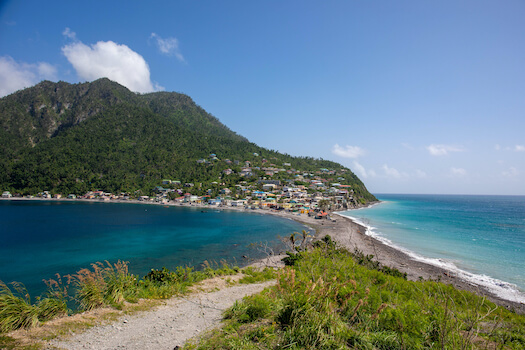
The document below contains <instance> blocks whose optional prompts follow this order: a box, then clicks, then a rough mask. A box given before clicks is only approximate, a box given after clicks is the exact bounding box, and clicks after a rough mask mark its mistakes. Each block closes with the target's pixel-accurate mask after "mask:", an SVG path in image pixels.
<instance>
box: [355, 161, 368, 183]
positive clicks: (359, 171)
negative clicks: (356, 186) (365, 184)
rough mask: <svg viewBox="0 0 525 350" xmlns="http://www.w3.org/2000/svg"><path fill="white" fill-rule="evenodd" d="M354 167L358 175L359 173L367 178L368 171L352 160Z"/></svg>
mask: <svg viewBox="0 0 525 350" xmlns="http://www.w3.org/2000/svg"><path fill="white" fill-rule="evenodd" d="M354 168H355V170H356V171H357V172H358V173H359V175H361V177H362V178H365V179H366V178H368V173H367V172H366V169H365V167H364V166H362V165H361V164H359V163H358V162H356V161H354Z"/></svg>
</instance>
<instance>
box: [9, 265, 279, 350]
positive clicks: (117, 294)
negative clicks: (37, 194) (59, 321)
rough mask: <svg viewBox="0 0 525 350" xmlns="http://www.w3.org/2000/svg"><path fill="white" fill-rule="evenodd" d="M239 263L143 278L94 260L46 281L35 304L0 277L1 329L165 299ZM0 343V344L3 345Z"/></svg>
mask: <svg viewBox="0 0 525 350" xmlns="http://www.w3.org/2000/svg"><path fill="white" fill-rule="evenodd" d="M239 272H240V269H239V268H238V267H236V266H235V267H230V266H228V264H226V263H225V262H221V263H220V264H217V263H215V264H210V263H208V262H207V261H206V262H205V263H204V264H203V269H202V270H201V271H195V270H194V269H193V268H192V267H178V268H177V269H176V270H175V271H170V270H168V269H166V268H162V269H160V270H153V269H152V270H151V271H150V272H149V273H148V274H147V275H146V276H144V278H142V279H140V278H137V277H136V276H135V275H132V274H130V273H129V272H128V264H127V263H126V262H122V261H118V262H117V263H115V264H111V263H109V262H107V261H106V262H105V263H101V262H98V263H94V264H92V265H91V268H89V269H88V268H85V269H82V270H80V271H78V272H77V273H76V274H74V275H72V276H70V275H68V276H64V277H61V276H60V275H57V277H56V278H55V279H50V280H47V281H46V284H47V286H48V291H47V293H46V295H45V297H41V298H39V299H38V300H37V302H36V303H31V299H30V297H29V294H28V293H27V291H26V290H25V288H24V287H23V286H22V285H20V284H18V283H16V282H13V283H11V285H12V287H11V288H10V287H9V286H7V285H6V284H5V283H3V282H1V281H0V333H6V332H9V331H12V330H16V329H19V328H32V327H35V326H37V325H39V324H41V323H42V322H45V321H48V320H51V319H53V318H56V317H59V316H65V315H67V314H69V313H71V312H72V311H71V310H70V309H69V308H68V305H69V306H72V307H73V308H74V309H75V310H76V311H87V310H92V309H95V308H99V307H108V306H109V307H114V308H117V309H120V308H122V306H123V305H124V302H137V301H138V299H165V298H170V297H172V296H173V295H178V294H183V293H185V292H187V290H188V287H190V286H191V285H193V284H195V283H197V282H200V281H202V280H205V279H207V278H211V277H216V276H226V275H235V274H237V273H239ZM243 272H245V275H246V276H244V278H243V279H242V280H241V282H242V283H253V282H259V281H264V280H268V279H272V278H275V275H274V273H273V271H271V270H269V269H265V270H263V271H258V270H255V269H253V268H246V269H245V270H243ZM2 344H3V343H2V342H0V346H2Z"/></svg>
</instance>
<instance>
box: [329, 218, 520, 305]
mask: <svg viewBox="0 0 525 350" xmlns="http://www.w3.org/2000/svg"><path fill="white" fill-rule="evenodd" d="M338 215H341V216H343V217H346V218H349V219H350V220H352V221H353V222H355V223H356V224H358V225H361V226H363V227H364V228H365V234H366V235H367V236H370V237H372V238H374V239H376V240H378V241H379V242H381V243H383V244H385V245H388V246H390V247H392V248H394V249H397V250H399V251H401V252H403V253H405V254H406V255H408V256H409V257H410V258H411V259H412V260H415V261H419V262H422V263H425V264H429V265H433V266H436V267H439V268H442V269H444V270H447V271H449V272H451V273H452V274H454V275H455V276H457V277H458V278H460V279H462V280H464V281H466V282H468V283H470V284H471V285H474V286H479V287H482V288H485V289H486V290H488V291H489V292H491V293H492V294H494V295H496V296H498V297H500V298H502V299H505V300H509V301H512V302H517V303H525V293H523V292H522V291H521V290H520V289H519V288H518V286H517V285H515V284H513V283H509V282H505V281H502V280H499V279H496V278H493V277H490V276H487V275H483V274H475V273H472V272H468V271H465V270H462V269H460V268H459V267H457V266H456V265H455V264H454V263H453V262H451V261H447V260H445V259H439V258H429V257H425V256H422V255H420V254H417V253H415V252H413V251H411V250H409V249H407V248H405V247H402V246H399V245H397V244H395V243H394V242H392V241H391V240H389V239H388V238H386V237H384V236H383V235H382V233H381V232H379V231H377V228H376V227H374V226H371V225H369V224H367V223H365V222H363V221H362V220H360V219H358V218H356V217H353V216H350V215H345V214H342V213H338Z"/></svg>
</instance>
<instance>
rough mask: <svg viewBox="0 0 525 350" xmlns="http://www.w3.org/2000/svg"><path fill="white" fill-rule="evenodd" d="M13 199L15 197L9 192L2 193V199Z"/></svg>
mask: <svg viewBox="0 0 525 350" xmlns="http://www.w3.org/2000/svg"><path fill="white" fill-rule="evenodd" d="M11 197H13V195H12V194H11V192H9V191H4V192H3V193H2V198H11Z"/></svg>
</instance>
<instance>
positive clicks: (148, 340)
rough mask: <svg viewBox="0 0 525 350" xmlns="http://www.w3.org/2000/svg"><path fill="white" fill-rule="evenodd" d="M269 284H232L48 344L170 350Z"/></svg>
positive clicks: (53, 345)
mask: <svg viewBox="0 0 525 350" xmlns="http://www.w3.org/2000/svg"><path fill="white" fill-rule="evenodd" d="M273 284H275V281H269V282H265V283H261V284H248V285H235V286H233V287H229V288H224V289H221V290H218V291H214V292H210V293H205V292H200V293H197V294H193V295H190V296H188V297H185V298H172V299H170V300H168V301H167V302H166V304H165V305H163V306H160V307H158V308H156V309H154V310H151V311H147V312H144V313H141V314H138V315H134V316H127V317H123V318H121V319H119V320H118V321H117V322H115V323H113V324H111V325H105V326H97V327H94V328H91V329H89V330H87V331H86V332H84V333H81V334H77V335H73V336H72V337H70V338H69V339H67V340H63V341H53V342H51V343H50V345H51V346H52V347H55V348H59V349H97V350H106V349H155V350H162V349H166V350H168V349H169V350H173V349H174V348H175V347H176V346H182V345H184V343H185V342H186V341H187V340H188V339H190V338H192V337H195V336H196V335H198V334H199V333H200V332H202V331H204V330H207V329H211V328H214V327H217V326H218V325H219V324H220V321H221V319H222V312H223V311H224V310H225V309H227V308H229V307H231V306H232V305H233V304H234V302H235V301H236V300H240V299H242V298H243V297H245V296H247V295H251V294H255V293H258V292H260V291H262V290H263V289H264V288H266V287H268V286H271V285H273Z"/></svg>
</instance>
